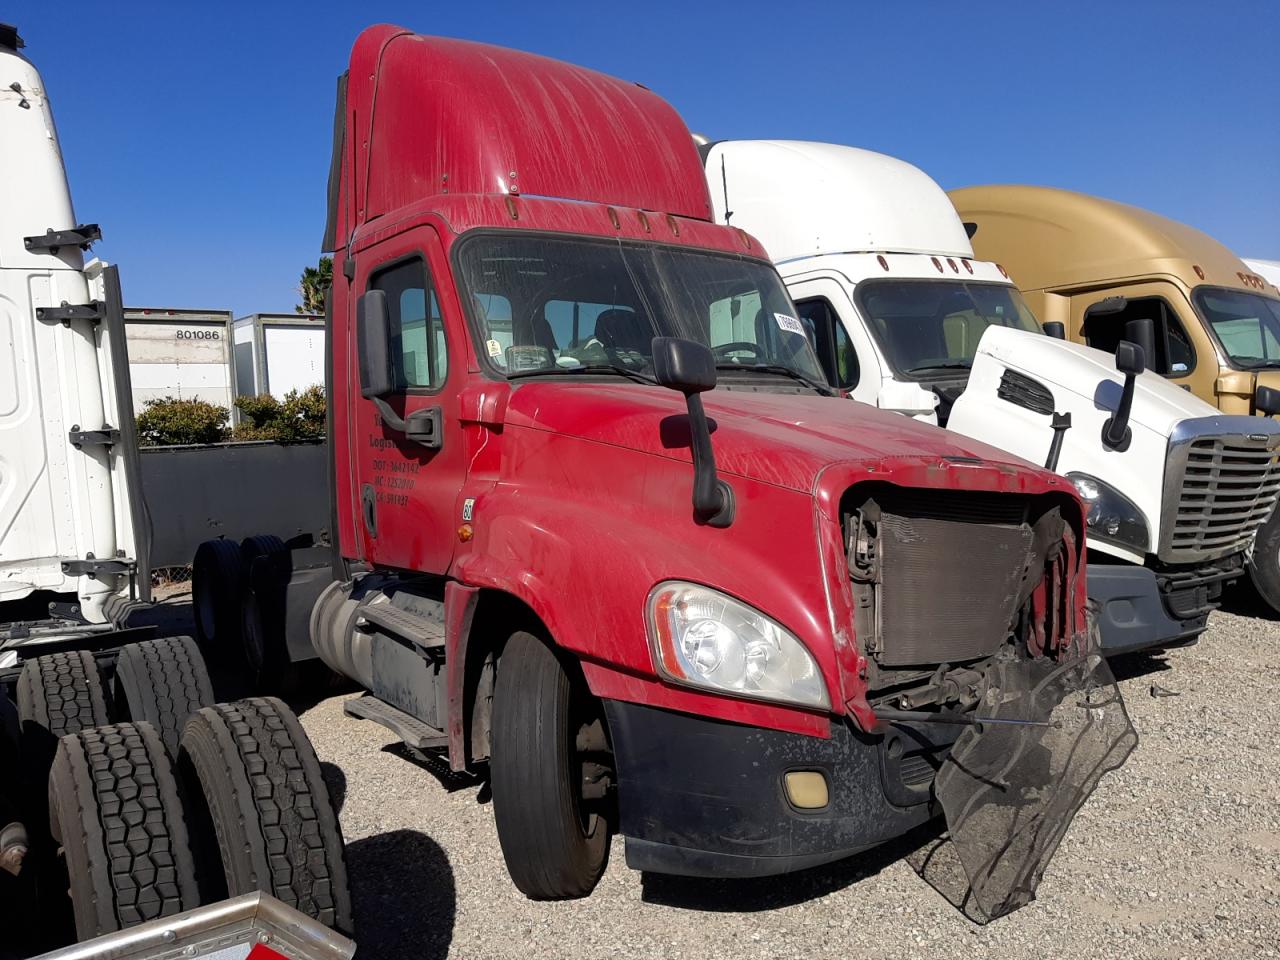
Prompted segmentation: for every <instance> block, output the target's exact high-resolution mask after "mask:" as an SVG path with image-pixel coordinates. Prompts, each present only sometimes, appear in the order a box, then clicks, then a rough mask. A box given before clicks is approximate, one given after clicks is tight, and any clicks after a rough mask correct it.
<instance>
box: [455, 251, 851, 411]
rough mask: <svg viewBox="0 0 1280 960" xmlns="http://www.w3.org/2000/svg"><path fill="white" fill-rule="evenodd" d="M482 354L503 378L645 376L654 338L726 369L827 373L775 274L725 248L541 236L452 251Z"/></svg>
mask: <svg viewBox="0 0 1280 960" xmlns="http://www.w3.org/2000/svg"><path fill="white" fill-rule="evenodd" d="M458 263H459V268H460V275H461V279H462V285H463V289H464V295H465V296H466V297H468V298H469V301H470V303H469V306H470V308H471V317H472V321H473V324H474V326H475V328H476V331H477V334H478V338H479V342H480V346H481V354H482V355H483V356H484V357H486V358H487V360H488V362H489V364H490V365H491V366H492V367H493V368H494V369H495V370H497V371H498V372H500V373H502V374H504V375H506V376H508V377H517V376H520V377H524V376H538V375H548V376H554V375H569V374H573V373H608V372H610V371H613V372H616V373H619V374H628V373H629V374H632V375H634V376H633V379H648V378H650V377H651V376H652V350H651V346H650V344H651V341H652V340H653V338H654V337H684V338H686V339H689V340H696V341H699V342H701V343H705V344H707V345H708V346H710V347H711V349H712V351H713V352H714V354H715V357H716V362H717V366H718V368H719V369H721V370H722V371H726V372H728V373H730V374H733V373H740V374H743V375H752V374H760V375H765V376H778V377H785V378H787V379H790V380H792V381H801V382H804V381H809V382H811V383H812V384H813V385H814V386H815V387H817V388H819V389H820V390H822V391H825V390H826V389H827V382H826V377H825V375H824V374H823V372H822V368H821V367H820V366H819V364H818V359H817V356H816V355H815V354H814V351H813V346H812V344H811V337H810V333H809V331H808V330H807V329H806V325H805V324H804V323H803V322H802V321H800V320H799V319H797V317H796V312H795V309H794V307H793V306H792V304H791V300H790V298H788V296H787V293H786V288H785V287H783V285H782V281H781V280H780V279H779V277H778V275H777V273H776V272H775V271H774V269H773V268H772V267H771V266H769V265H768V264H766V263H763V262H761V261H759V260H753V259H751V258H748V257H740V256H736V255H734V254H730V253H716V252H705V251H698V250H688V249H682V248H679V247H670V246H661V245H658V244H639V243H624V242H619V241H612V240H593V239H589V238H581V237H564V238H561V237H551V236H547V235H545V234H529V235H512V234H499V235H495V234H479V235H476V236H474V237H470V238H467V239H466V240H464V241H463V242H462V243H461V244H460V246H459V251H458Z"/></svg>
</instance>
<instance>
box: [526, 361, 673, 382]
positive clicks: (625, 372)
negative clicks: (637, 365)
mask: <svg viewBox="0 0 1280 960" xmlns="http://www.w3.org/2000/svg"><path fill="white" fill-rule="evenodd" d="M567 373H614V374H617V375H618V376H621V377H630V378H631V379H632V380H638V381H639V382H641V383H657V382H658V379H657V377H655V376H653V375H652V374H649V373H643V372H642V371H640V370H632V369H631V368H630V367H624V366H622V365H621V364H617V363H587V364H583V365H582V366H580V367H539V368H538V369H537V370H515V371H512V372H511V373H508V374H507V379H508V380H516V379H518V378H521V377H558V376H561V375H563V374H567Z"/></svg>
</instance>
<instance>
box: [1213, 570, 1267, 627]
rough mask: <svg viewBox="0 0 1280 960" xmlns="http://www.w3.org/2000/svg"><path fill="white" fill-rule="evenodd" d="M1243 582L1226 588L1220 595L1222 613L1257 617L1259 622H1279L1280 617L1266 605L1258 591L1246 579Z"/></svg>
mask: <svg viewBox="0 0 1280 960" xmlns="http://www.w3.org/2000/svg"><path fill="white" fill-rule="evenodd" d="M1244 580H1245V582H1239V583H1235V584H1233V585H1232V586H1230V587H1228V588H1227V589H1226V590H1225V591H1223V594H1222V611H1223V612H1224V613H1234V614H1235V615H1236V616H1240V617H1257V618H1258V619H1260V620H1271V621H1275V620H1280V615H1277V613H1276V611H1275V610H1273V609H1271V607H1270V606H1268V605H1267V603H1266V601H1264V600H1263V599H1262V597H1261V596H1260V595H1259V594H1258V591H1257V590H1256V589H1255V588H1254V586H1253V585H1252V584H1251V583H1248V582H1247V581H1248V577H1245V578H1244Z"/></svg>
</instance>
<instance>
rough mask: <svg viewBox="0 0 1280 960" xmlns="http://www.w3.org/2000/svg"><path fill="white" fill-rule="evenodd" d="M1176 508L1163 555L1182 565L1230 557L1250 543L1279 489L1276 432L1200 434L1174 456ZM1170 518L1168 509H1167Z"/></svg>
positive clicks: (1166, 528) (1171, 462) (1171, 459)
mask: <svg viewBox="0 0 1280 960" xmlns="http://www.w3.org/2000/svg"><path fill="white" fill-rule="evenodd" d="M1179 470H1180V472H1181V477H1180V482H1179V483H1178V484H1177V486H1176V487H1175V485H1174V483H1173V482H1169V484H1168V487H1171V488H1174V489H1171V490H1169V492H1170V493H1174V492H1175V490H1176V499H1174V498H1170V500H1166V511H1169V505H1170V502H1171V501H1172V502H1173V503H1176V510H1174V511H1169V512H1172V516H1171V517H1169V519H1170V520H1171V522H1170V523H1166V524H1165V525H1164V530H1163V536H1162V541H1163V542H1162V543H1161V550H1160V557H1161V559H1163V560H1166V561H1169V562H1173V563H1177V562H1182V561H1194V560H1205V559H1212V558H1216V557H1222V556H1226V555H1228V554H1232V553H1235V552H1237V551H1239V550H1243V549H1244V548H1245V547H1247V546H1248V545H1249V541H1250V539H1251V538H1252V537H1253V535H1254V533H1255V532H1256V531H1257V529H1258V528H1259V527H1260V526H1262V524H1263V523H1265V522H1266V519H1267V517H1269V516H1270V515H1271V511H1272V509H1273V508H1274V507H1275V503H1276V496H1277V493H1280V450H1278V449H1277V448H1276V438H1275V436H1274V435H1270V436H1266V437H1260V436H1254V437H1250V436H1209V437H1195V438H1194V439H1191V440H1189V441H1188V442H1186V443H1184V444H1180V445H1179V446H1178V448H1177V449H1175V450H1171V452H1170V457H1169V474H1168V475H1167V477H1166V479H1167V480H1168V481H1175V480H1178V479H1179V478H1178V476H1177V473H1178V471H1179ZM1166 516H1167V517H1168V512H1167V513H1166Z"/></svg>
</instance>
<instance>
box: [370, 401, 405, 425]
mask: <svg viewBox="0 0 1280 960" xmlns="http://www.w3.org/2000/svg"><path fill="white" fill-rule="evenodd" d="M369 399H370V400H372V401H373V405H374V406H375V407H377V408H378V414H379V415H380V416H381V417H382V422H383V423H385V424H386V425H387V426H388V427H390V428H391V429H392V430H394V431H395V432H396V433H404V432H405V426H404V420H403V419H401V418H400V417H399V416H398V415H397V414H396V412H395V411H394V410H392V409H391V404H389V403H387V401H385V400H383V399H382V398H381V397H370V398H369Z"/></svg>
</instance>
